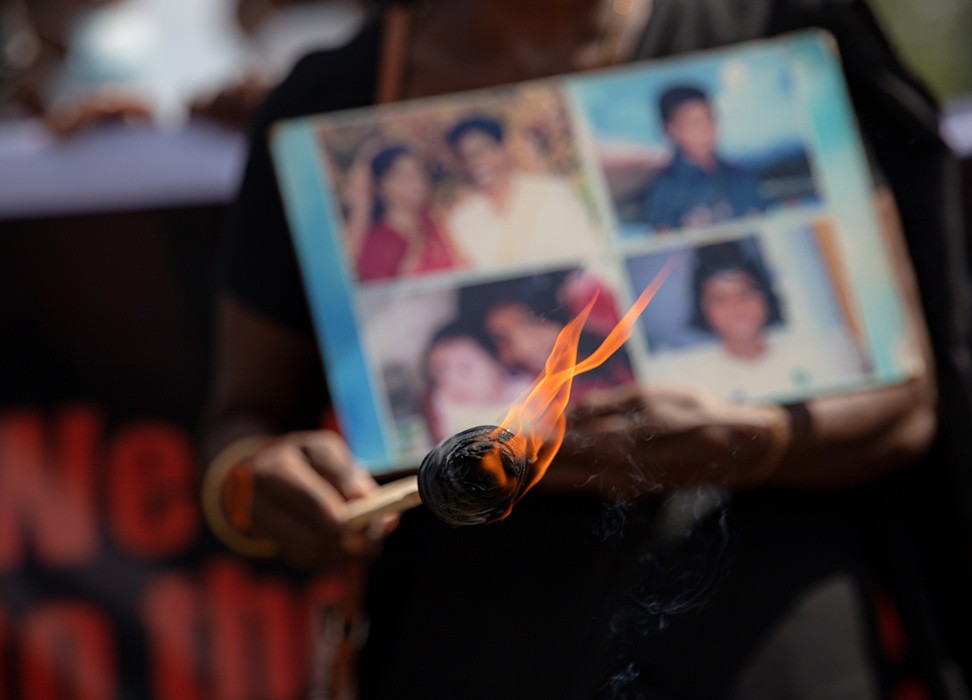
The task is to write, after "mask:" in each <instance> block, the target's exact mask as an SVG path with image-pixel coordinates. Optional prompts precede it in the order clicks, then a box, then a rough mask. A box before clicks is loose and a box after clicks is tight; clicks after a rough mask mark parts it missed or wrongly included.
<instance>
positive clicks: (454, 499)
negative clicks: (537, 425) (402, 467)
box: [418, 425, 529, 525]
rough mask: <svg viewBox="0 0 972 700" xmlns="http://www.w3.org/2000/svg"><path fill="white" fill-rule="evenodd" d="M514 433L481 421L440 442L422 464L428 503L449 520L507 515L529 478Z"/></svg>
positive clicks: (420, 477)
mask: <svg viewBox="0 0 972 700" xmlns="http://www.w3.org/2000/svg"><path fill="white" fill-rule="evenodd" d="M514 438H515V435H514V434H513V433H512V432H510V431H509V430H506V429H505V428H499V427H497V426H495V425H480V426H477V427H475V428H469V429H467V430H463V431H462V432H459V433H456V434H455V435H452V436H451V437H448V438H446V439H445V440H443V441H442V442H440V443H439V444H438V445H437V446H436V447H434V448H432V451H431V452H429V453H428V454H427V455H426V456H425V459H424V460H422V464H421V466H420V467H419V473H418V486H419V494H420V495H421V497H422V502H423V503H424V504H425V505H426V506H427V507H428V508H429V509H431V511H432V512H433V513H434V514H435V515H436V517H438V518H439V519H440V520H443V521H444V522H446V523H448V524H449V525H481V524H483V523H489V522H494V521H496V520H500V519H502V518H503V517H505V516H506V515H507V514H508V513H509V512H510V509H511V508H512V507H513V504H514V503H516V501H517V500H518V499H519V497H520V496H521V495H522V493H523V489H524V488H525V485H526V483H527V481H528V472H529V465H528V464H527V461H526V458H525V456H523V454H522V452H523V450H522V449H521V450H515V449H514V448H515V447H516V442H517V441H516V440H515V439H514ZM518 452H519V454H518ZM500 470H501V471H500Z"/></svg>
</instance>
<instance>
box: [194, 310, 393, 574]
mask: <svg viewBox="0 0 972 700" xmlns="http://www.w3.org/2000/svg"><path fill="white" fill-rule="evenodd" d="M317 362H318V359H317V354H316V352H315V349H314V345H313V342H312V341H311V339H309V338H306V337H304V336H303V335H301V334H299V333H297V332H294V331H291V330H290V329H288V328H286V327H283V326H281V325H279V324H277V323H274V322H273V321H271V320H269V319H267V318H265V317H263V316H262V315H260V314H259V313H258V312H256V311H254V310H252V309H250V308H249V307H248V306H246V305H245V304H244V303H242V302H240V301H238V300H235V299H233V298H231V297H222V298H221V299H220V300H219V302H218V308H217V327H216V339H215V356H214V368H215V369H214V375H215V376H214V381H213V385H212V390H211V392H210V399H209V405H208V407H207V417H206V421H205V426H204V434H203V442H204V451H205V452H206V453H207V456H208V457H209V458H210V459H212V458H213V457H216V456H217V455H219V454H224V455H225V454H226V453H225V452H223V451H224V450H227V449H228V450H233V449H234V447H233V446H234V445H243V446H244V453H243V454H233V459H232V461H234V462H237V463H238V464H240V465H243V464H245V465H246V468H248V469H249V470H250V472H249V475H248V476H247V478H248V479H249V480H250V484H251V485H252V502H250V503H248V504H247V506H246V508H245V510H246V512H244V513H242V514H241V517H242V518H243V520H244V521H245V524H244V525H243V526H242V527H241V526H240V524H239V523H234V522H233V518H232V517H231V516H230V513H229V511H232V510H233V509H232V508H226V509H225V511H224V512H222V513H221V514H220V516H226V519H227V520H228V521H230V524H233V525H234V527H235V529H236V530H239V531H240V534H241V535H243V536H244V538H249V539H254V540H257V541H259V542H263V543H265V544H269V545H270V547H269V549H270V550H271V551H273V550H277V551H279V552H280V554H281V555H282V556H283V557H284V558H285V559H287V560H288V561H290V562H291V563H293V564H296V565H299V566H305V567H307V566H320V565H326V564H332V563H335V562H337V561H340V560H341V559H343V558H346V557H348V556H354V555H362V554H366V553H368V551H369V549H370V544H371V543H370V540H369V537H368V536H366V535H362V534H360V533H354V532H351V531H349V530H348V529H347V528H346V527H345V526H344V525H343V524H342V522H343V519H344V515H345V510H346V505H345V504H346V502H347V500H348V499H351V498H355V497H359V496H363V495H365V494H367V493H369V492H370V491H372V490H373V489H374V488H376V484H375V482H374V480H373V479H372V478H371V476H370V475H369V474H368V473H367V472H366V471H364V470H363V469H361V468H360V467H358V466H356V465H355V463H354V460H353V459H352V456H351V454H350V452H349V451H348V448H347V445H346V444H345V442H344V440H343V439H342V438H341V437H340V436H339V435H337V434H336V433H334V432H331V431H327V430H303V431H296V432H287V431H288V430H292V428H293V426H294V425H295V421H296V417H297V416H299V415H301V414H302V413H303V412H304V411H302V406H301V397H304V396H306V384H307V377H308V376H309V375H311V374H312V373H313V372H314V371H316V367H315V365H316V363H317ZM261 436H262V437H265V438H266V439H265V440H254V441H249V442H240V441H241V440H244V441H245V440H246V439H247V438H259V437H261ZM247 445H252V449H245V448H246V446H247ZM229 473H230V472H227V475H229ZM208 481H209V483H208V484H207V488H211V489H216V490H217V492H219V495H220V498H218V499H217V501H218V504H219V506H224V505H225V504H226V501H225V499H224V496H225V484H226V479H223V478H221V479H218V480H216V482H215V483H213V481H212V480H211V479H210V480H208ZM204 499H205V494H204ZM209 517H210V518H212V514H211V513H210V514H209ZM211 522H212V520H211ZM392 524H393V522H392V520H391V519H389V520H387V521H385V522H383V523H381V524H380V526H381V527H383V528H385V529H387V528H389V527H391V526H392ZM216 529H217V528H214V530H216ZM370 534H372V533H369V535H370ZM224 539H225V538H224Z"/></svg>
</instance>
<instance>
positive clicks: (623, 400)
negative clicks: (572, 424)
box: [570, 385, 642, 421]
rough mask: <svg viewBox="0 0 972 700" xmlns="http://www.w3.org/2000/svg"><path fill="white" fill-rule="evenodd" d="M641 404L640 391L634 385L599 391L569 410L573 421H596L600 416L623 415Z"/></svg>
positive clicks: (590, 393)
mask: <svg viewBox="0 0 972 700" xmlns="http://www.w3.org/2000/svg"><path fill="white" fill-rule="evenodd" d="M641 404H642V391H641V388H640V387H638V386H636V385H628V386H621V387H615V388H612V389H599V390H597V391H591V392H588V393H587V394H586V395H584V396H583V397H581V398H580V399H578V400H577V401H576V402H575V403H574V405H573V406H572V407H571V410H570V418H571V420H573V421H585V420H592V419H596V418H598V417H600V416H604V415H608V414H614V413H623V412H627V411H630V410H632V409H634V408H637V407H639V406H640V405H641Z"/></svg>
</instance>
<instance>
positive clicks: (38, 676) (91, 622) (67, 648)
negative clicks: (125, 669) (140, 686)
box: [19, 603, 118, 700]
mask: <svg viewBox="0 0 972 700" xmlns="http://www.w3.org/2000/svg"><path fill="white" fill-rule="evenodd" d="M20 653H21V659H20V665H19V667H20V669H21V672H22V675H21V679H20V686H21V687H20V697H22V698H24V700H105V699H106V698H113V697H115V696H116V694H117V691H118V687H117V686H118V683H117V674H118V668H117V662H116V658H115V646H114V641H113V636H112V630H111V629H110V627H109V625H108V622H107V621H106V620H105V618H104V616H103V615H101V614H100V613H99V612H98V611H97V610H96V609H94V608H92V607H90V606H86V605H82V604H80V603H49V604H47V605H44V606H41V607H39V608H37V609H35V610H33V611H32V612H31V613H30V614H29V615H28V616H27V618H26V619H25V620H24V630H23V645H22V647H21V652H20Z"/></svg>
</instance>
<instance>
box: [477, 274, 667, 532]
mask: <svg viewBox="0 0 972 700" xmlns="http://www.w3.org/2000/svg"><path fill="white" fill-rule="evenodd" d="M677 262H678V260H677V258H674V257H673V258H670V259H669V260H668V261H666V263H665V265H664V266H663V267H662V269H661V270H660V271H659V272H658V274H657V275H655V278H654V279H653V280H652V281H651V283H650V284H649V285H648V286H647V287H645V289H644V290H643V291H642V292H641V294H640V295H639V296H638V298H637V299H636V300H635V303H634V304H633V305H632V306H631V308H630V309H628V311H627V313H625V314H624V316H623V317H622V318H621V320H620V321H618V323H617V325H615V326H614V328H612V329H611V332H610V333H608V335H607V336H606V337H605V339H604V340H603V341H602V342H601V345H600V346H598V348H597V349H596V350H594V352H592V353H591V354H590V355H589V356H588V357H586V358H584V359H583V360H581V361H580V362H577V344H578V342H579V340H580V335H581V331H582V330H583V329H584V324H585V322H586V321H587V317H588V316H589V315H590V313H591V309H592V308H593V307H594V303H595V302H596V301H597V297H598V294H597V293H595V294H594V296H593V297H592V298H591V300H590V301H589V302H587V305H586V306H585V307H584V308H583V309H582V310H581V311H580V313H578V314H577V316H576V317H574V318H573V319H572V320H571V321H570V323H568V324H567V325H566V326H564V328H563V329H562V330H561V331H560V333H559V335H558V336H557V340H556V341H555V343H554V347H553V349H552V350H551V351H550V355H549V356H548V357H547V363H546V366H545V368H544V370H543V372H541V373H540V376H538V377H537V378H536V379H535V380H534V382H533V384H532V385H531V386H530V388H529V389H528V390H527V392H525V394H526V396H525V398H523V399H522V400H520V401H519V402H517V403H515V404H514V405H513V406H511V407H510V409H509V411H508V412H507V414H506V417H505V418H503V420H502V421H501V422H500V425H499V426H498V427H497V428H496V430H494V431H493V433H492V434H493V435H495V434H497V433H499V431H501V430H508V431H510V432H511V433H513V434H514V436H515V437H514V438H513V439H512V440H511V441H509V442H508V443H507V444H508V445H509V446H510V447H511V448H512V449H513V450H514V451H516V452H517V453H518V454H519V455H521V456H524V457H525V459H526V461H527V463H528V464H530V465H532V469H533V473H532V477H531V480H530V482H529V483H527V484H526V485H525V486H524V487H523V488H522V489H521V490H520V494H519V497H522V496H523V494H525V493H526V492H527V491H528V490H529V489H530V488H532V487H533V486H534V485H535V484H536V483H537V482H538V481H540V479H541V478H543V475H544V474H545V473H546V471H547V468H548V467H549V466H550V462H551V461H553V458H554V456H556V454H557V451H558V450H559V449H560V445H561V444H562V443H563V439H564V432H565V430H566V427H567V420H566V418H565V417H564V410H565V409H566V408H567V402H568V400H569V399H570V389H571V385H572V382H573V380H574V377H575V376H577V375H578V374H582V373H584V372H588V371H590V370H592V369H595V368H596V367H599V366H600V365H602V364H603V363H604V362H605V361H606V360H607V359H608V358H609V357H611V355H613V354H614V353H615V352H616V351H617V350H618V348H620V347H621V346H622V345H623V344H624V343H625V341H626V340H628V338H630V337H631V332H632V331H633V329H634V324H635V321H637V319H638V316H640V315H641V313H642V312H643V311H644V310H645V308H646V307H647V306H648V303H649V302H650V301H651V300H652V298H653V297H654V296H655V294H656V293H657V292H658V290H659V288H661V286H662V284H663V283H664V282H665V280H666V279H667V278H668V276H669V274H671V272H672V270H673V269H674V267H675V265H676V264H677ZM482 466H483V468H484V469H486V470H487V471H489V472H490V473H491V474H492V475H493V476H494V477H495V478H496V482H497V484H498V485H500V486H504V485H506V483H507V481H508V480H509V479H508V477H507V475H506V472H505V470H504V469H503V467H502V464H501V462H500V456H499V452H498V451H494V452H493V453H490V454H488V455H486V456H485V457H484V458H483V460H482ZM510 510H512V505H511V506H510ZM506 515H509V512H507V513H506ZM503 517H506V516H505V515H504V516H503Z"/></svg>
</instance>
